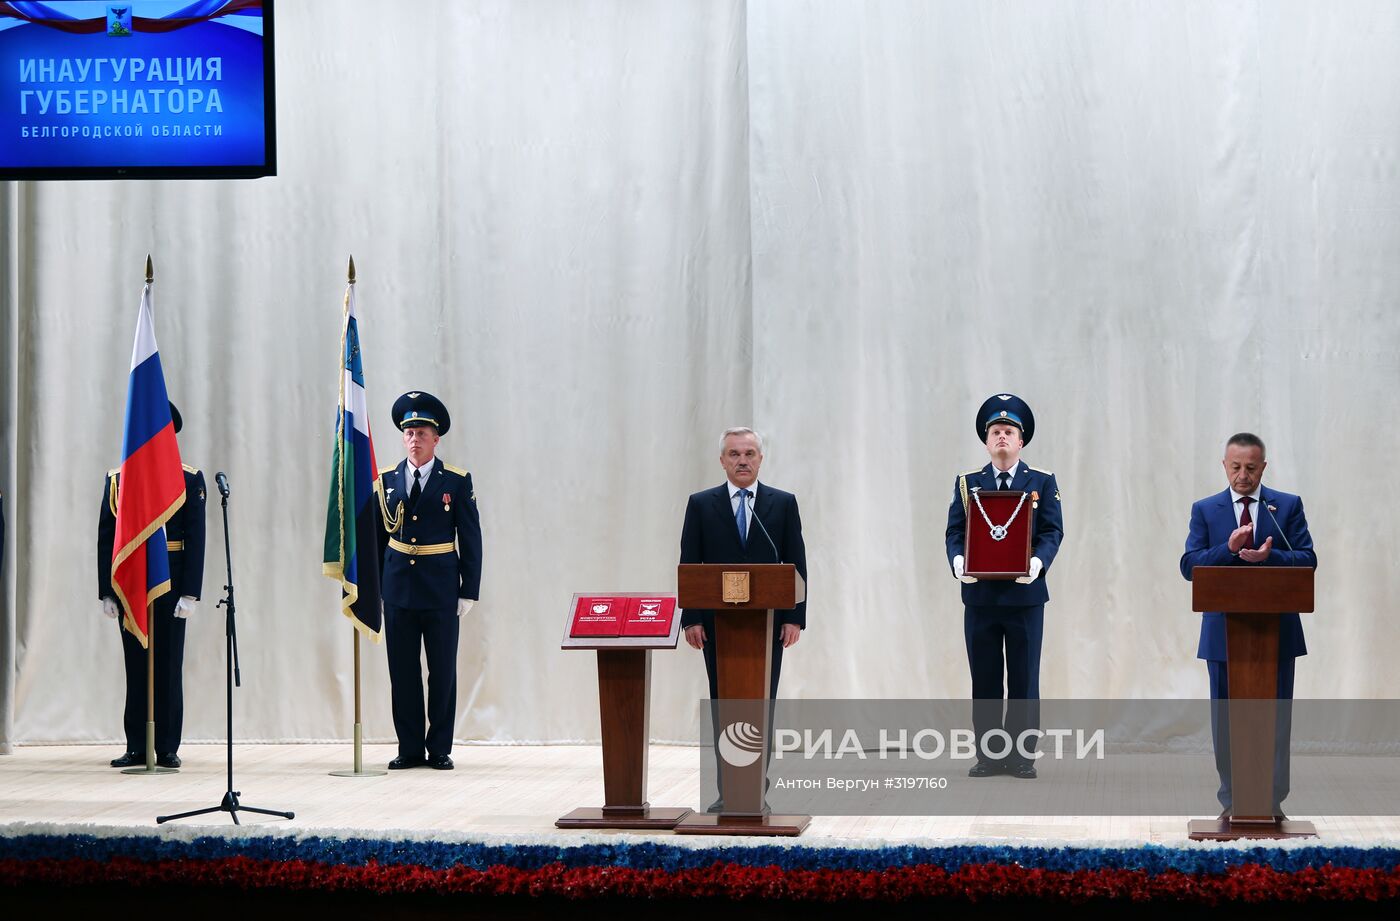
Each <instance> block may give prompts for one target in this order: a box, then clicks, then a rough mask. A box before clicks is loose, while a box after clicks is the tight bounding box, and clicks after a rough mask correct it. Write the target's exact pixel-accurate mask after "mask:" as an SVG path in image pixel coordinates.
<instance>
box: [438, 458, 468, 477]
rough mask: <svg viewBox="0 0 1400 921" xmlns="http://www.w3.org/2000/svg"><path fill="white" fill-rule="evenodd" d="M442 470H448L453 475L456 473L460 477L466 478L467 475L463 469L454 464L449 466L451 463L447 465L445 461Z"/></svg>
mask: <svg viewBox="0 0 1400 921" xmlns="http://www.w3.org/2000/svg"><path fill="white" fill-rule="evenodd" d="M442 469H443V470H447V471H449V472H451V473H455V474H457V475H458V476H466V475H467V471H465V470H463V469H462V468H461V467H454V466H453V465H452V464H449V463H447V462H446V461H443V464H442Z"/></svg>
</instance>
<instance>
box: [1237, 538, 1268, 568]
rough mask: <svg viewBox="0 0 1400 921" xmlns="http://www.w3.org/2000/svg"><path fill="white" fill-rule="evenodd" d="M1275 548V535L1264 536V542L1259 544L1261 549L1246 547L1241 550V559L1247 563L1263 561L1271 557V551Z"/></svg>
mask: <svg viewBox="0 0 1400 921" xmlns="http://www.w3.org/2000/svg"><path fill="white" fill-rule="evenodd" d="M1272 549H1274V539H1273V537H1266V538H1264V542H1263V543H1262V544H1260V545H1259V549H1258V550H1255V549H1254V548H1253V547H1245V548H1244V549H1243V550H1241V551H1240V559H1242V560H1244V561H1245V562H1246V563H1262V562H1264V561H1265V560H1267V559H1268V558H1269V551H1270V550H1272Z"/></svg>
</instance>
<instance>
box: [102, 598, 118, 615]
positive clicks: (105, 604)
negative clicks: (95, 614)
mask: <svg viewBox="0 0 1400 921" xmlns="http://www.w3.org/2000/svg"><path fill="white" fill-rule="evenodd" d="M102 613H103V614H106V615H107V616H108V617H110V618H112V620H116V619H117V615H118V614H120V613H121V609H120V608H118V607H117V599H115V598H103V599H102Z"/></svg>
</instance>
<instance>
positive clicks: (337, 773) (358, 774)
mask: <svg viewBox="0 0 1400 921" xmlns="http://www.w3.org/2000/svg"><path fill="white" fill-rule="evenodd" d="M388 773H389V772H388V771H331V772H330V775H331V776H332V777H383V776H384V775H386V774H388Z"/></svg>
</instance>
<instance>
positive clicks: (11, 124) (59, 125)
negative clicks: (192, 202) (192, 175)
mask: <svg viewBox="0 0 1400 921" xmlns="http://www.w3.org/2000/svg"><path fill="white" fill-rule="evenodd" d="M264 5H265V4H264V3H262V2H258V0H194V2H190V0H183V2H157V0H133V2H129V3H99V2H88V0H73V2H60V0H49V2H28V3H26V2H15V0H11V2H3V0H0V172H3V171H23V170H26V169H31V170H32V169H63V168H76V169H83V168H89V169H92V168H113V169H120V168H143V167H144V168H177V169H178V168H186V169H189V168H194V169H196V170H197V169H200V168H205V169H211V170H217V169H219V168H253V169H254V170H259V169H260V172H262V173H264V174H265V173H270V172H271V171H272V170H271V167H272V164H271V163H270V162H268V161H269V153H270V144H269V136H268V134H269V126H270V124H271V118H270V113H269V111H268V110H269V108H270V107H271V105H272V100H271V98H270V87H267V86H265V85H264V81H265V76H266V74H267V67H266V65H267V63H268V62H267V61H266V60H265V55H270V54H271V48H270V47H265V44H264V42H265V37H264V34H263V32H264V25H265V21H264V18H263V14H264Z"/></svg>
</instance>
